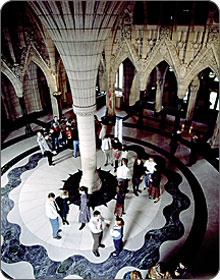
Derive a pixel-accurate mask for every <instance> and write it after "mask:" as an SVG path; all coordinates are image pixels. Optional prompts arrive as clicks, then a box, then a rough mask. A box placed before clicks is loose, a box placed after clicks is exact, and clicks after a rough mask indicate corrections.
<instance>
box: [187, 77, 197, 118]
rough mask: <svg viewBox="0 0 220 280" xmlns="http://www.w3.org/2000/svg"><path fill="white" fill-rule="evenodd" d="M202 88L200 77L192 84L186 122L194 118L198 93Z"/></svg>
mask: <svg viewBox="0 0 220 280" xmlns="http://www.w3.org/2000/svg"><path fill="white" fill-rule="evenodd" d="M199 87H200V80H199V78H198V77H196V78H195V79H194V80H193V81H192V82H191V84H190V86H189V90H190V96H189V102H188V107H187V112H186V121H187V122H189V121H191V120H192V118H193V113H194V108H195V103H196V98H197V92H198V90H199Z"/></svg>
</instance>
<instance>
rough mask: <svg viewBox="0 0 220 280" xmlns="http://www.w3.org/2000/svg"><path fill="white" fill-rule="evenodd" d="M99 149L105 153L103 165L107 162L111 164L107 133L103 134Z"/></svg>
mask: <svg viewBox="0 0 220 280" xmlns="http://www.w3.org/2000/svg"><path fill="white" fill-rule="evenodd" d="M101 149H102V151H103V153H104V155H105V164H104V166H107V165H108V164H112V144H111V138H110V136H109V135H105V137H104V139H103V140H102V146H101Z"/></svg>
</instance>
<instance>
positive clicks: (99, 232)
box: [45, 186, 124, 257]
mask: <svg viewBox="0 0 220 280" xmlns="http://www.w3.org/2000/svg"><path fill="white" fill-rule="evenodd" d="M87 191H88V190H87V188H86V187H84V186H81V187H79V194H80V207H79V210H80V211H79V223H81V225H80V228H79V230H82V229H83V228H84V227H85V225H86V224H87V223H88V225H89V229H90V231H91V233H92V236H93V239H94V244H93V249H92V252H93V253H94V255H95V256H96V257H99V256H100V254H99V250H98V249H99V247H100V248H104V247H105V245H104V244H102V243H101V241H102V237H103V229H104V223H105V224H107V225H110V223H111V221H110V220H106V219H104V218H103V217H102V215H101V213H100V212H99V211H97V210H95V211H94V213H93V216H92V217H91V214H90V206H89V199H88V195H87ZM68 198H69V195H68V191H66V190H65V191H62V192H61V194H60V196H58V197H55V194H54V193H49V194H48V199H47V202H46V205H45V207H46V216H47V217H48V218H49V221H50V223H51V226H52V232H53V233H52V236H53V238H54V239H58V240H59V239H61V238H62V236H61V235H60V234H59V233H60V232H61V231H62V230H61V229H59V218H58V216H60V217H61V220H62V223H63V225H65V224H66V225H69V222H68V221H67V215H68V213H69V200H68ZM123 225H124V221H123V219H122V218H121V217H119V216H116V217H115V225H114V227H113V228H112V229H111V231H110V234H111V236H112V239H113V243H114V246H115V251H114V252H113V253H112V255H113V256H114V257H116V256H118V255H119V253H120V251H121V250H122V247H123V246H122V245H123V243H122V238H123Z"/></svg>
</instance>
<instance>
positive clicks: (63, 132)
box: [60, 121, 66, 146]
mask: <svg viewBox="0 0 220 280" xmlns="http://www.w3.org/2000/svg"><path fill="white" fill-rule="evenodd" d="M60 135H61V137H62V138H61V143H62V145H64V146H65V145H66V122H65V121H61V123H60Z"/></svg>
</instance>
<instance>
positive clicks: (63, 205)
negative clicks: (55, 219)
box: [55, 190, 69, 225]
mask: <svg viewBox="0 0 220 280" xmlns="http://www.w3.org/2000/svg"><path fill="white" fill-rule="evenodd" d="M68 198H69V194H68V191H66V190H65V191H62V193H61V194H60V196H58V197H57V198H56V199H55V201H56V203H57V205H58V207H59V208H60V211H59V214H60V217H61V219H62V222H63V225H65V224H67V225H69V222H68V221H67V214H68V213H69V205H68Z"/></svg>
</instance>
